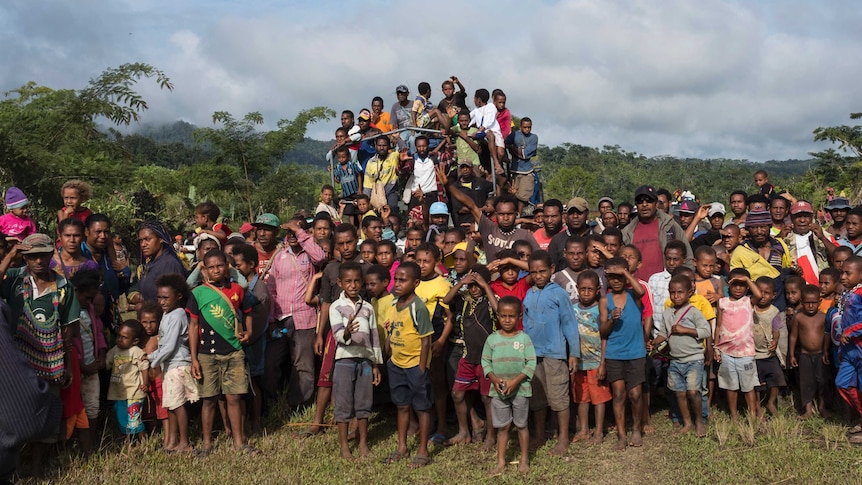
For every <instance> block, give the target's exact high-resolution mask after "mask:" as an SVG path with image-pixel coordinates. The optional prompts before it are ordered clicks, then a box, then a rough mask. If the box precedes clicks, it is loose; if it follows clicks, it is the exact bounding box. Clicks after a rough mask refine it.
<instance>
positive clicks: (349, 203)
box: [332, 145, 362, 227]
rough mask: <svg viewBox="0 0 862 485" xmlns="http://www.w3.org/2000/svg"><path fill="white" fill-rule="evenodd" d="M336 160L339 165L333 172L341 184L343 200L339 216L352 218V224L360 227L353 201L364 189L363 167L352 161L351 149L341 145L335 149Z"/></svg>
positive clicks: (340, 203)
mask: <svg viewBox="0 0 862 485" xmlns="http://www.w3.org/2000/svg"><path fill="white" fill-rule="evenodd" d="M335 158H336V159H337V160H338V165H336V166H335V168H334V169H333V170H332V176H333V178H334V179H335V182H337V183H339V184H341V200H339V201H338V205H339V209H340V210H339V216H351V217H352V219H353V220H352V221H351V223H352V224H353V225H354V226H356V227H359V223H360V222H361V221H360V220H359V215H360V214H359V211H358V210H357V209H356V205H355V204H354V203H353V199H354V198H355V197H356V195H357V194H359V190H360V188H361V187H362V167H360V166H359V162H357V161H355V160H351V158H350V149H349V148H347V146H346V145H341V146H340V147H338V148H336V149H335Z"/></svg>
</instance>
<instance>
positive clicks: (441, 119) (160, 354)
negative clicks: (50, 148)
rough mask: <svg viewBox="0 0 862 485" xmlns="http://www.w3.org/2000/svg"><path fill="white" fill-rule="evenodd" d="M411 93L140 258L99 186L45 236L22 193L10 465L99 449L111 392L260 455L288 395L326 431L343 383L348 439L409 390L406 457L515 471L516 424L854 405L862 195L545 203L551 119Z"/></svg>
mask: <svg viewBox="0 0 862 485" xmlns="http://www.w3.org/2000/svg"><path fill="white" fill-rule="evenodd" d="M456 86H457V87H458V88H460V89H459V91H458V92H457V93H456V92H455V88H456ZM395 91H396V95H397V99H398V101H397V102H396V103H395V104H394V105H393V107H392V110H391V111H390V112H385V111H384V110H383V100H382V98H374V99H373V100H372V103H371V108H370V109H362V110H361V111H359V115H358V124H357V125H356V126H354V118H353V113H352V112H350V111H344V113H343V114H342V117H341V122H342V126H341V127H340V128H338V130H337V131H336V132H335V138H336V144H335V145H334V146H333V147H332V150H330V151H329V152H328V153H327V155H326V156H327V160H329V161H330V163H331V165H330V169H331V172H332V178H333V182H334V184H333V185H326V186H324V187H322V189H321V191H320V204H319V205H318V206H317V207H316V208H315V209H314V211H313V212H308V211H302V212H301V213H299V214H297V215H295V216H292V217H290V219H289V220H287V222H285V223H282V219H280V218H279V217H278V216H277V215H275V214H271V213H266V214H261V215H260V216H259V217H257V218H256V219H255V220H254V221H248V222H246V223H243V224H242V225H241V227H240V228H239V229H238V231H236V232H234V231H232V230H231V228H229V226H228V225H227V224H226V223H224V222H223V221H222V220H221V217H220V210H219V208H218V206H216V205H215V204H213V203H212V202H205V203H202V204H200V205H198V206H197V207H196V209H195V214H194V220H195V225H196V230H195V233H194V237H193V239H192V240H191V241H187V242H189V243H190V244H189V245H188V246H184V245H182V244H181V242H182V241H181V239H182V238H181V237H180V238H179V240H177V239H175V236H176V235H175V234H171V233H170V232H169V231H168V230H167V229H166V228H165V227H164V225H162V224H161V223H159V222H158V221H147V222H145V223H143V224H142V226H141V227H140V229H139V231H138V232H137V234H136V235H134V236H136V239H137V241H138V244H139V248H140V260H139V261H137V264H132V261H131V259H133V258H130V255H129V253H128V251H127V250H126V249H125V247H124V246H123V244H122V238H120V237H115V236H118V235H115V234H114V233H112V232H111V221H110V218H109V217H107V216H106V215H104V214H93V213H91V211H90V210H89V209H86V208H85V207H84V205H82V204H84V203H85V202H86V200H87V199H88V198H89V196H90V193H91V188H90V186H89V185H88V184H87V183H85V182H82V181H78V180H72V181H69V182H67V183H66V184H64V185H63V187H62V194H63V199H64V203H65V206H64V207H63V208H62V209H61V210H59V211H58V213H57V221H56V223H57V234H56V235H51V236H49V235H48V234H44V233H39V232H37V231H36V225H35V224H34V222H33V221H32V220H31V219H30V218H29V216H28V213H27V207H28V205H29V201H28V199H27V197H26V195H25V194H24V193H23V192H22V191H21V190H19V189H18V188H15V187H10V188H8V189H7V190H6V192H5V205H6V210H7V213H6V214H5V215H4V216H2V217H0V232H2V234H3V236H2V241H0V242H2V244H0V260H2V263H0V274H3V275H4V278H3V281H2V285H0V297H2V300H3V303H0V306H2V308H3V312H0V314H2V318H0V323H2V326H3V331H2V332H0V334H2V335H0V359H2V361H3V362H4V364H3V365H4V367H3V373H2V374H10V373H12V374H14V376H9V375H4V376H3V377H4V378H11V377H14V378H15V379H17V380H16V381H15V382H11V383H9V384H8V386H4V389H8V391H7V392H4V397H3V398H2V406H3V407H4V409H9V410H10V411H9V412H8V413H7V412H5V411H4V413H2V415H3V416H4V417H5V418H6V419H11V420H12V421H13V422H16V423H17V424H16V426H11V425H10V426H9V427H7V426H6V424H7V423H4V426H0V435H3V439H0V444H2V446H3V447H5V448H3V449H0V456H2V458H3V459H2V460H0V463H2V465H3V469H2V470H0V473H2V474H3V477H4V478H6V477H9V476H10V474H11V473H12V471H13V470H14V468H15V462H16V459H17V452H18V447H19V443H20V442H21V440H27V441H29V442H30V443H31V446H30V452H29V457H30V459H31V461H32V463H36V464H39V463H42V462H41V461H40V460H41V459H42V457H43V456H44V452H45V451H46V447H47V444H49V443H54V442H56V441H57V440H58V439H59V440H67V439H71V438H73V437H74V438H75V439H76V440H77V443H78V447H79V449H80V450H81V452H82V453H83V454H85V455H87V454H89V453H91V452H92V451H93V443H94V441H95V439H96V437H97V430H98V429H99V426H98V425H96V423H98V422H99V420H101V419H104V417H105V414H106V413H104V411H105V407H106V403H108V402H110V403H111V404H110V406H111V407H112V408H113V415H114V416H115V418H114V419H115V422H116V426H117V427H118V428H119V430H120V431H121V432H122V434H124V435H126V436H127V439H128V440H130V441H133V440H134V437H136V436H140V435H141V434H143V433H145V432H154V431H157V430H160V432H161V436H162V440H163V441H162V445H163V450H164V452H165V453H188V454H194V455H195V456H206V455H208V454H209V453H210V452H211V450H212V449H213V446H214V441H213V429H214V428H215V427H216V426H217V425H216V416H217V412H218V415H220V418H221V423H220V426H222V427H223V429H224V432H225V433H226V434H227V435H229V436H230V437H231V442H232V445H233V448H234V449H235V450H236V451H237V452H239V453H247V454H258V453H260V451H259V450H258V449H257V448H255V447H254V446H253V445H252V444H250V443H249V442H248V438H247V434H246V433H247V432H248V433H249V434H251V435H254V434H258V433H260V432H261V430H262V427H263V423H264V422H265V421H264V419H265V418H266V415H267V412H268V411H270V410H272V409H274V408H275V406H276V403H278V402H280V400H282V402H286V403H287V405H288V406H289V407H290V408H291V409H292V410H298V409H302V408H303V407H306V406H311V405H314V419H313V423H312V425H311V426H309V427H308V428H307V429H305V430H303V431H302V432H300V433H298V435H297V439H305V438H311V437H313V436H315V435H317V434H319V433H321V432H322V431H323V430H324V429H325V427H326V425H327V423H326V422H325V415H326V409H327V407H328V406H330V403H332V405H333V406H334V420H335V423H336V425H337V429H338V437H339V442H340V450H341V451H340V453H341V456H342V457H343V458H345V459H352V458H353V452H354V451H353V450H352V449H351V444H350V442H351V440H355V441H356V445H355V446H356V451H358V453H359V455H361V456H364V455H367V454H368V453H369V444H368V440H367V436H368V426H369V419H370V418H371V417H372V416H373V412H374V411H375V410H377V409H381V408H383V407H385V406H388V405H390V404H391V405H394V406H395V408H396V409H397V413H396V416H397V418H396V419H395V421H396V423H397V434H398V445H397V448H396V449H395V450H393V451H392V452H391V453H390V454H389V455H388V457H387V458H386V460H385V462H386V463H393V462H396V461H399V460H404V459H409V455H410V449H409V447H408V438H410V437H411V436H412V435H417V439H416V445H415V450H414V451H415V453H414V454H413V457H412V459H410V465H411V466H413V467H422V466H425V465H428V464H429V463H430V462H431V454H429V443H431V444H433V445H435V446H458V445H463V444H466V443H471V442H482V446H484V447H485V448H487V449H489V450H490V449H494V448H496V450H497V459H496V463H495V465H494V467H493V470H492V471H493V472H495V473H498V472H500V471H502V470H503V469H504V468H505V466H506V463H507V461H506V451H507V444H508V437H509V432H510V429H511V428H512V427H514V428H515V429H516V430H517V437H518V442H519V453H520V454H519V457H520V458H519V470H520V471H522V472H526V471H527V470H528V469H529V450H530V449H531V448H532V449H535V448H537V447H540V446H542V445H543V444H544V443H545V441H546V440H547V439H548V438H549V437H550V438H551V439H554V440H555V443H554V446H553V447H551V448H550V450H549V452H550V453H551V454H555V455H563V454H565V453H566V451H567V449H568V448H569V446H570V443H571V442H577V441H588V442H590V443H593V444H600V443H602V442H603V440H604V437H605V434H606V432H607V431H608V429H609V427H612V428H613V430H614V433H615V434H616V444H615V447H616V449H619V450H624V449H625V448H626V447H628V446H635V447H638V446H642V445H643V444H644V435H646V434H649V433H651V432H652V431H653V426H652V424H651V412H650V410H651V408H654V407H655V404H654V402H653V399H652V398H653V397H660V398H662V399H664V400H666V401H667V403H668V407H669V412H668V416H669V417H670V419H671V420H673V422H674V424H675V425H676V430H677V432H679V433H694V434H695V435H697V436H699V437H702V436H705V435H706V433H707V425H708V418H709V416H710V413H711V412H712V410H713V409H714V408H715V406H719V405H721V406H725V405H726V407H727V409H728V411H729V413H730V415H731V416H732V418H733V419H737V416H738V414H739V412H738V409H739V395H740V394H742V397H743V398H744V401H745V407H746V408H747V412H748V415H749V417H751V418H752V419H766V418H767V416H769V415H776V414H777V413H778V412H779V410H778V407H777V402H778V398H779V396H780V395H781V394H782V393H793V394H794V395H796V396H798V398H797V399H796V400H794V402H795V403H796V405H797V408H798V409H797V411H798V412H799V414H800V416H801V417H803V418H805V417H809V416H811V415H813V414H814V413H820V414H822V415H823V416H829V415H830V414H834V413H838V414H841V413H845V414H846V413H848V412H850V411H852V412H854V413H856V415H857V417H859V416H860V413H862V394H860V390H859V387H860V386H859V383H858V378H859V376H860V373H862V347H860V345H861V344H862V257H860V256H859V255H858V252H859V251H860V250H862V206H856V207H851V205H850V201H849V200H847V199H846V198H842V197H835V196H834V195H833V196H831V197H830V199H829V201H828V203H827V204H826V206H825V212H824V213H823V214H822V216H823V219H824V220H823V221H818V220H817V219H818V218H817V217H815V215H816V214H817V212H816V211H815V210H814V208H813V207H812V205H811V203H809V202H808V201H806V200H804V199H796V198H794V197H793V196H791V195H790V194H789V193H786V192H779V191H776V190H775V187H773V186H772V185H771V184H770V183H769V180H768V175H767V174H766V173H765V172H763V171H758V172H757V173H756V174H755V175H754V180H755V183H756V185H757V186H758V188H759V190H758V191H757V192H756V193H753V194H747V193H745V192H744V191H736V192H733V193H732V194H731V195H730V197H729V199H728V201H727V202H728V204H729V207H730V212H729V213H728V212H727V211H726V210H725V206H724V204H723V203H722V202H718V201H716V202H712V203H704V204H701V203H700V201H698V200H697V199H696V197H694V196H693V195H692V194H691V193H688V192H681V191H678V192H677V193H676V194H672V193H670V192H669V191H668V190H664V189H656V188H655V187H653V186H650V185H644V186H641V187H639V188H638V189H637V190H636V191H635V192H634V194H632V199H631V202H620V203H618V204H617V203H615V201H614V200H613V199H611V198H609V197H602V198H601V199H599V200H598V201H596V202H597V203H596V206H594V207H593V206H591V204H590V202H589V201H587V200H585V199H583V198H581V197H574V198H573V199H571V200H569V201H566V203H565V204H564V203H563V202H562V201H560V200H556V199H548V200H544V201H543V202H542V203H540V202H541V201H540V200H539V198H540V197H541V195H540V190H539V184H538V183H537V182H538V176H537V174H536V171H535V167H534V165H533V159H534V157H535V153H536V150H537V147H538V138H537V136H536V135H535V134H534V133H532V121H531V120H530V119H529V118H526V117H525V118H521V119H520V120H518V123H517V124H516V123H513V121H512V119H513V118H512V116H511V114H510V113H509V112H508V110H507V109H506V108H505V105H506V96H505V94H504V93H503V92H502V91H500V90H495V91H493V92H489V91H488V90H485V89H479V90H476V91H475V95H474V98H473V100H474V105H475V109H473V110H472V111H471V110H468V109H467V106H466V103H465V101H466V96H467V95H466V91H465V89H464V87H463V85H462V84H461V83H460V82H459V80H458V78H457V77H455V76H453V77H452V78H450V79H448V80H447V81H445V82H444V83H443V84H442V91H443V95H444V98H443V100H441V101H440V103H439V104H438V105H436V106H435V105H434V104H433V103H431V101H430V99H431V88H430V85H429V84H428V83H424V82H423V83H420V84H419V86H418V95H417V96H415V98H414V99H412V100H411V99H410V97H409V89H408V88H407V87H406V86H404V85H400V86H398V87H397V88H396V90H395ZM405 129H406V130H405ZM399 130H400V131H399ZM593 209H595V210H593ZM819 222H825V223H827V225H826V227H825V228H823V227H822V226H821V224H820V223H819ZM126 302H127V304H128V305H129V309H130V311H134V312H135V317H134V318H123V315H124V313H123V312H122V311H121V309H122V308H123V305H124V304H126ZM126 315H128V313H126ZM7 368H8V369H16V370H15V371H14V372H12V371H9V372H7ZM839 395H840V397H841V398H843V401H844V402H845V403H846V404H842V403H841V402H840V401H841V400H839V399H836V396H839ZM282 398H284V399H282ZM198 401H201V404H200V405H194V403H196V402H198ZM651 403H652V404H651ZM719 403H720V404H719ZM607 404H610V406H609V409H608V406H607ZM591 410H592V413H591V412H590V411H591ZM608 410H609V411H611V413H612V415H611V416H610V417H608V419H605V414H606V411H608ZM450 411H454V415H455V417H456V418H457V419H456V421H457V431H454V432H450V428H449V427H448V424H449V423H448V420H447V417H448V416H450V414H451V413H450ZM627 413H628V415H629V416H630V421H629V422H628V423H627ZM34 414H35V418H34ZM530 415H532V416H533V424H532V426H529V423H528V421H529V419H528V418H529V416H530ZM15 416H17V417H15ZM60 416H62V429H57V428H56V427H52V426H51V424H52V423H60V422H61V420H60ZM198 416H199V417H198ZM34 419H35V420H36V422H34ZM198 419H199V423H200V429H201V436H200V439H196V438H197V437H194V438H193V437H191V436H190V435H189V423H190V421H193V420H198ZM22 423H31V424H30V425H28V426H27V427H26V428H25V427H24V424H22ZM629 423H630V424H629ZM452 425H453V426H454V422H453V423H452ZM572 432H573V434H572ZM6 435H9V436H8V437H7V436H6ZM16 439H17V441H16ZM849 441H850V442H852V443H862V426H860V425H857V426H854V427H853V428H851V429H850V434H849ZM193 443H194V446H193Z"/></svg>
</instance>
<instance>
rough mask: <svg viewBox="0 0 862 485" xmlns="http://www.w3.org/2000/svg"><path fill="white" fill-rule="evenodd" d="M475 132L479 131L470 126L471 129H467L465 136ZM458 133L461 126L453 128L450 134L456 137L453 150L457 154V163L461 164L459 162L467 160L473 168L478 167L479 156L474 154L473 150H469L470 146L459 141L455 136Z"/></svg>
mask: <svg viewBox="0 0 862 485" xmlns="http://www.w3.org/2000/svg"><path fill="white" fill-rule="evenodd" d="M477 131H479V130H478V129H477V128H476V127H475V126H472V127H470V128H468V129H467V134H468V135H472V134H473V133H476V132H477ZM460 132H461V126H460V125H456V126H455V127H454V128H452V134H454V135H456V136H455V150H456V152H457V153H458V163H461V161H463V160H469V161H470V163H472V164H473V166H474V167H477V166H479V164H480V162H479V154H478V153H476V152H474V151H473V149H472V148H470V145H469V144H468V143H467V142H466V141H464V140H463V139H461V137H460V136H457V135H458V133H460Z"/></svg>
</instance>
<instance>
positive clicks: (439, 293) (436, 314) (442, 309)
mask: <svg viewBox="0 0 862 485" xmlns="http://www.w3.org/2000/svg"><path fill="white" fill-rule="evenodd" d="M439 263H440V250H439V249H438V248H437V246H435V245H434V244H432V243H430V242H425V243H422V244H420V245H419V247H418V248H416V264H418V265H419V279H420V280H421V283H419V286H418V287H417V288H416V296H418V297H419V298H421V299H422V301H424V302H425V307H426V308H427V309H428V315H430V316H431V326H432V327H433V328H434V335H433V336H432V337H431V354H432V355H433V356H434V358H433V359H432V361H431V385H432V386H433V388H434V410H435V412H436V413H437V429H436V430H435V432H434V433H433V434H432V435H431V442H432V443H434V444H435V445H438V446H441V445H443V444H444V443H445V442H446V401H447V398H448V397H449V392H450V391H451V387H450V386H449V383H448V380H447V377H446V376H447V369H446V367H447V358H448V356H449V335H450V334H451V333H452V328H453V322H454V319H453V318H452V310H450V309H449V305H447V304H446V303H444V302H443V299H444V298H446V295H448V294H449V290H451V289H452V283H449V280H447V279H446V278H444V277H442V276H440V275H439V274H437V266H438V264H439Z"/></svg>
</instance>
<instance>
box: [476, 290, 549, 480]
mask: <svg viewBox="0 0 862 485" xmlns="http://www.w3.org/2000/svg"><path fill="white" fill-rule="evenodd" d="M520 319H521V301H520V300H518V299H517V298H515V297H514V296H504V297H503V298H501V299H500V302H499V303H497V323H498V325H499V327H500V330H498V331H496V332H494V333H492V334H491V335H489V336H488V339H487V340H486V341H485V347H484V348H483V349H482V369H484V371H485V374H486V376H487V377H488V380H490V381H491V391H490V393H489V394H490V396H491V418H492V419H491V420H492V422H493V423H494V427H495V428H497V466H496V467H494V469H492V470H491V474H492V475H495V474H498V473H502V472H503V470H504V469H505V467H506V447H507V446H508V444H509V427H510V426H511V425H512V422H514V423H515V427H516V428H518V443H519V444H520V447H521V458H520V461H519V463H518V471H519V472H520V473H527V472H528V471H529V470H530V466H529V464H528V461H527V454H528V453H529V449H530V431H529V430H528V429H527V417H528V416H529V414H530V402H529V401H530V397H531V396H532V395H533V390H532V388H531V387H530V379H531V378H532V377H533V373H534V372H535V370H536V349H535V348H533V341H532V340H530V337H529V335H527V334H526V333H524V332H523V331H521V330H518V328H517V323H518V321H519V320H520Z"/></svg>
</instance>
